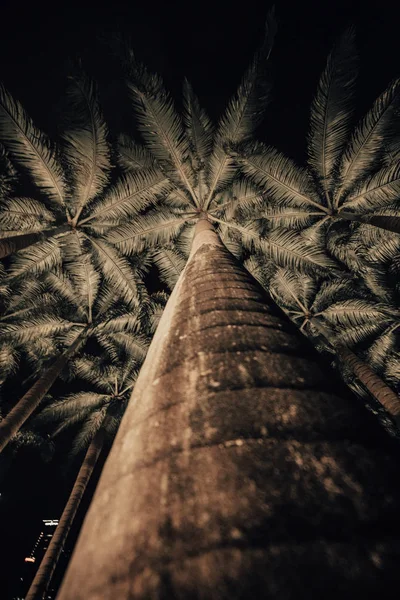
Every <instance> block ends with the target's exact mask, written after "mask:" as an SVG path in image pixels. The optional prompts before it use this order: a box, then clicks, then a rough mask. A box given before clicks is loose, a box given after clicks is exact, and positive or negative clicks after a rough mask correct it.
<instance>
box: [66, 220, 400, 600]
mask: <svg viewBox="0 0 400 600" xmlns="http://www.w3.org/2000/svg"><path fill="white" fill-rule="evenodd" d="M380 435H381V434H380V431H379V426H378V425H377V424H376V423H375V422H373V421H371V420H370V416H369V415H368V413H366V412H365V411H364V409H362V408H361V407H360V406H357V405H356V404H355V403H352V402H351V401H350V400H349V398H347V397H345V394H344V392H343V391H338V389H337V388H336V387H335V381H334V376H333V374H332V373H330V372H326V371H324V370H322V369H321V368H320V366H319V365H318V358H317V357H316V355H315V354H314V352H313V350H312V348H311V347H310V346H309V345H308V343H307V341H306V340H305V339H304V338H303V337H302V336H301V335H300V334H298V333H297V331H296V330H295V328H294V327H293V326H291V324H290V322H288V320H287V319H286V318H285V317H284V316H283V315H282V313H280V311H279V310H278V309H277V308H276V307H275V306H274V305H273V303H271V301H270V300H269V299H268V298H267V297H266V295H265V293H264V292H263V291H262V289H261V288H260V287H259V286H258V285H257V283H256V282H255V280H254V279H253V278H252V277H251V276H250V275H249V274H248V273H247V272H246V271H245V270H244V268H243V267H242V266H241V265H240V264H239V263H237V262H236V261H235V259H234V258H233V257H232V255H231V254H230V253H229V252H228V251H227V250H226V249H225V248H224V246H223V245H222V243H221V242H220V240H219V237H218V235H217V234H216V232H214V231H213V228H212V226H211V225H210V223H209V222H208V221H207V220H205V219H202V220H200V221H199V222H198V224H197V225H196V230H195V235H194V239H193V246H192V253H191V256H190V258H189V260H188V263H187V265H186V267H185V269H184V271H183V273H182V275H181V276H180V279H179V280H178V283H177V284H176V286H175V288H174V291H173V293H172V295H171V297H170V299H169V301H168V304H167V307H166V309H165V311H164V313H163V316H162V318H161V321H160V324H159V326H158V328H157V331H156V334H155V336H154V338H153V341H152V343H151V346H150V349H149V352H148V354H147V357H146V360H145V362H144V365H143V367H142V369H141V372H140V374H139V377H138V380H137V382H136V385H135V390H134V393H133V396H132V399H131V401H130V403H129V405H128V407H127V410H126V412H125V416H124V419H123V421H122V423H121V427H120V429H119V432H118V434H117V437H116V440H115V442H114V445H113V448H112V450H111V453H110V456H109V459H108V461H107V464H106V465H105V468H104V471H103V474H102V478H101V482H100V483H99V486H98V488H97V491H96V493H95V496H94V500H93V502H92V505H91V507H90V509H89V512H88V515H87V517H86V520H85V524H84V526H83V529H82V532H81V535H80V538H79V540H78V543H77V547H76V549H75V553H74V556H73V558H72V561H71V563H70V566H69V569H68V572H67V575H66V578H65V580H64V582H63V585H62V588H61V591H60V595H59V599H60V600H68V599H70V598H71V599H72V598H73V599H74V600H76V599H79V598H85V599H88V600H90V599H91V598H93V599H94V598H96V597H99V596H101V597H102V598H104V599H105V600H108V599H111V598H115V597H118V598H120V599H124V598H131V599H132V598H144V597H162V596H164V597H167V596H168V597H176V598H188V597H190V598H204V597H207V598H210V599H211V598H228V597H229V598H247V597H260V596H268V597H275V598H277V597H280V598H281V597H286V598H289V597H290V598H294V597H298V596H299V595H300V596H301V595H305V594H306V590H307V591H308V590H309V589H310V586H311V585H312V587H313V590H314V591H315V592H316V593H321V594H322V593H324V596H325V597H326V596H327V597H328V598H333V597H336V596H337V590H338V589H340V591H341V592H342V593H343V594H344V596H345V597H348V598H350V597H351V595H352V594H353V593H354V591H355V589H357V590H360V589H361V590H362V591H366V590H367V589H368V590H369V591H371V586H372V589H374V587H375V589H378V588H377V585H379V589H382V582H383V581H385V582H386V581H388V580H390V579H391V577H393V576H394V572H395V569H396V567H395V566H394V565H395V561H394V562H393V563H389V562H386V558H385V557H386V556H393V554H395V553H396V551H395V550H394V546H392V543H391V541H390V539H389V538H385V539H386V541H383V540H382V537H381V534H380V533H373V532H379V531H380V530H381V528H385V527H389V530H390V531H391V532H393V529H392V528H393V527H394V526H395V525H394V523H395V520H393V521H392V520H390V521H385V519H387V518H388V513H387V510H389V512H390V510H391V509H390V508H389V506H388V505H387V504H385V502H386V500H385V498H388V497H390V498H393V499H394V498H399V497H400V489H399V486H398V483H397V479H398V478H397V477H396V473H397V460H395V459H393V457H391V456H390V455H389V453H387V451H386V450H384V449H383V448H382V447H380V446H379V443H378V439H380V440H381V442H382V438H380ZM383 465H385V466H383ZM377 489H379V490H380V492H379V494H377V493H376V490H377ZM393 501H394V500H393ZM384 506H386V507H387V508H386V512H385V510H384V509H383V507H384ZM391 506H393V507H394V504H392V505H391ZM393 510H394V508H393ZM372 523H374V529H373V532H371V526H372ZM333 531H334V532H335V534H334V535H333V533H332V532H333ZM376 536H377V537H376ZM378 538H379V550H377V548H378V546H377V539H378ZM338 540H340V542H338ZM358 548H362V549H363V550H362V554H360V551H359V550H358ZM344 549H345V550H344ZM365 552H366V553H367V554H365ZM370 552H373V553H376V552H378V554H377V555H376V554H373V556H374V558H373V560H369V559H368V558H365V557H366V556H368V553H370ZM83 565H84V567H83ZM293 565H295V567H293ZM378 565H379V566H378ZM391 565H393V566H391ZM316 567H317V568H316ZM377 569H379V574H380V579H379V584H378V583H377V581H378V580H377V579H376V576H375V574H374V571H375V570H377ZM371 572H372V574H371ZM330 590H332V592H331V591H330ZM333 590H334V591H333Z"/></svg>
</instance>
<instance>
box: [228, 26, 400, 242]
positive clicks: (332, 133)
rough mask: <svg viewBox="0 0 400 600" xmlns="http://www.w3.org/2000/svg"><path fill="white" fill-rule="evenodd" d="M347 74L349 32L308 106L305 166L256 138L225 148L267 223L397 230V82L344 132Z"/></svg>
mask: <svg viewBox="0 0 400 600" xmlns="http://www.w3.org/2000/svg"><path fill="white" fill-rule="evenodd" d="M355 76H356V59H355V50H354V31H353V30H352V29H350V30H348V31H347V32H345V33H344V35H343V36H342V37H341V38H340V40H339V42H338V43H337V44H336V46H335V48H334V50H333V51H332V52H331V54H330V56H329V58H328V62H327V65H326V68H325V70H324V72H323V73H322V76H321V79H320V81H319V85H318V90H317V94H316V96H315V98H314V101H313V104H312V107H311V119H310V133H309V138H308V155H309V158H308V167H309V169H308V171H306V170H304V169H302V168H300V167H298V166H297V165H295V163H294V162H293V161H292V160H290V159H289V158H287V157H285V156H284V155H283V154H281V153H280V152H278V151H277V150H275V149H274V148H272V147H269V146H266V145H265V144H263V143H252V144H248V145H247V148H246V147H242V148H239V147H238V148H235V147H234V145H232V151H231V156H235V157H236V159H237V161H238V163H239V164H240V165H241V167H242V169H243V172H244V173H245V174H246V175H247V176H248V177H249V178H250V180H251V181H252V182H253V183H254V184H256V185H257V186H259V189H260V190H261V191H263V192H264V193H267V195H268V202H267V205H266V206H265V208H264V211H263V215H262V216H263V218H264V219H265V220H268V221H269V223H270V225H271V226H283V227H289V228H299V227H300V228H303V227H307V226H310V225H312V224H318V225H319V226H321V224H324V225H327V224H330V223H332V222H335V221H337V220H342V219H343V220H346V221H356V222H361V223H369V224H371V225H375V226H376V227H382V228H384V229H386V230H390V231H395V232H397V233H400V219H399V213H398V198H399V194H400V154H399V153H398V149H397V145H398V139H399V124H398V119H397V113H396V111H397V109H398V98H399V85H400V80H394V81H393V82H392V83H391V84H390V85H389V87H388V88H387V89H386V91H384V92H383V93H382V95H381V96H379V98H378V99H377V100H376V101H375V103H374V104H373V106H372V108H371V109H370V110H369V112H368V113H367V114H366V116H365V117H364V118H363V119H361V121H360V123H359V124H358V125H357V127H356V128H355V129H354V130H353V131H351V125H352V117H353V114H352V108H353V91H354V87H355V80H356V77H355ZM392 149H394V150H392ZM257 218H259V217H257Z"/></svg>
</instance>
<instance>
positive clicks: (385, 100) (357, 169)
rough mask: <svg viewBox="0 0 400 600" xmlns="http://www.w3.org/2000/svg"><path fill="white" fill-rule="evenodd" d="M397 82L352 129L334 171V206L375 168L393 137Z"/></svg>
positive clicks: (398, 87)
mask: <svg viewBox="0 0 400 600" xmlns="http://www.w3.org/2000/svg"><path fill="white" fill-rule="evenodd" d="M399 89H400V79H397V80H395V81H393V82H392V83H391V84H390V85H389V87H388V88H387V90H385V91H384V92H383V94H381V96H379V98H377V100H376V101H375V103H374V104H373V106H372V108H371V109H370V111H369V112H368V113H367V114H366V116H365V117H364V118H363V119H362V120H361V122H360V124H359V125H358V127H356V129H355V131H354V133H353V135H352V137H351V138H350V140H349V143H348V145H347V147H346V150H345V152H344V154H343V156H342V160H341V162H340V165H339V170H338V182H339V189H338V191H337V194H336V204H337V205H338V203H339V201H340V199H341V198H343V197H344V196H345V195H346V194H347V193H348V192H349V191H350V189H351V187H352V186H353V185H354V184H356V183H357V182H358V181H359V180H360V178H362V177H365V175H366V174H368V173H369V171H370V169H371V168H372V167H374V166H376V165H379V161H380V159H381V157H382V154H383V153H384V150H385V143H388V141H389V140H390V139H391V138H392V136H393V135H394V131H392V130H391V129H394V128H393V126H392V122H393V119H394V116H395V111H396V108H397V104H398V96H399Z"/></svg>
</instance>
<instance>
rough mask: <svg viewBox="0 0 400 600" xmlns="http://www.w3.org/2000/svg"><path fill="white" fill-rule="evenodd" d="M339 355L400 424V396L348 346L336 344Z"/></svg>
mask: <svg viewBox="0 0 400 600" xmlns="http://www.w3.org/2000/svg"><path fill="white" fill-rule="evenodd" d="M335 350H336V351H337V354H338V357H339V358H340V360H341V361H342V363H343V364H345V365H346V366H347V367H349V368H350V369H351V370H352V372H353V373H354V375H355V376H356V377H357V379H358V380H359V381H360V382H361V383H362V384H363V385H364V387H366V388H367V390H368V391H369V392H370V394H371V395H372V396H373V397H374V398H376V400H378V402H380V403H381V404H382V406H383V407H384V408H385V409H386V410H387V412H388V413H389V414H390V415H392V417H394V419H395V421H396V422H397V423H399V424H400V398H399V397H398V395H397V394H396V393H395V392H394V391H393V390H392V389H391V388H390V387H389V386H388V385H386V383H385V382H384V381H382V379H381V378H380V377H379V375H377V374H376V373H375V371H374V370H373V369H371V367H370V366H369V365H368V364H366V363H365V362H364V361H362V360H361V359H360V358H358V356H357V355H356V354H354V352H352V351H351V350H350V349H349V348H347V346H344V345H338V344H337V345H336V346H335Z"/></svg>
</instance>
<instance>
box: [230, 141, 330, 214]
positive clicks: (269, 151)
mask: <svg viewBox="0 0 400 600" xmlns="http://www.w3.org/2000/svg"><path fill="white" fill-rule="evenodd" d="M237 161H238V163H239V164H240V166H241V169H242V171H243V173H244V174H245V175H246V176H247V177H248V178H249V179H250V181H252V183H253V184H255V185H257V186H258V187H259V188H260V191H261V192H263V193H266V192H268V195H269V196H270V197H271V200H273V201H274V202H278V203H279V204H281V205H283V206H290V207H314V208H316V209H317V210H318V212H321V214H327V213H328V210H327V209H326V208H325V206H324V204H323V203H322V201H321V199H320V198H318V195H317V194H316V192H315V190H314V187H313V185H312V183H311V181H310V179H309V177H308V174H307V172H306V171H305V170H303V169H301V168H300V167H298V166H297V165H296V164H295V163H294V162H293V161H292V160H291V159H289V158H287V157H286V156H284V155H283V154H281V153H280V152H278V151H277V150H275V149H274V148H272V147H270V146H266V145H265V144H262V143H261V142H257V143H253V144H251V145H248V146H247V147H245V148H243V149H242V150H241V151H240V152H239V154H238V155H237Z"/></svg>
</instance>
